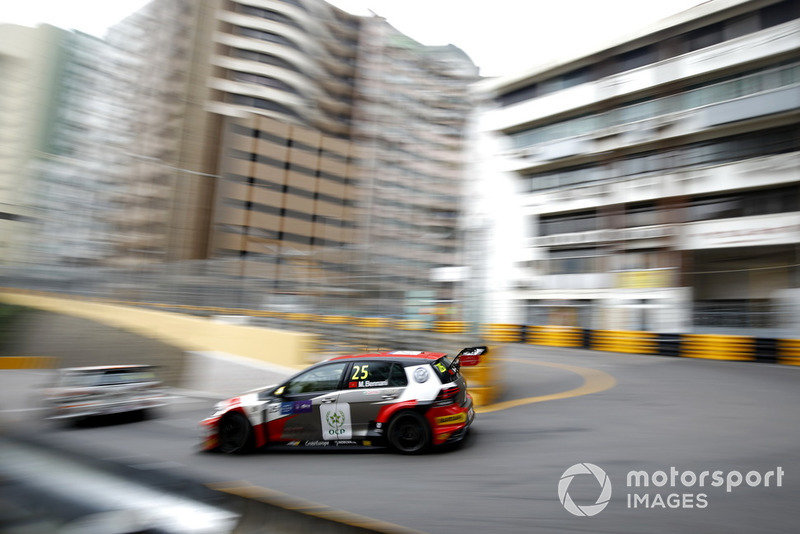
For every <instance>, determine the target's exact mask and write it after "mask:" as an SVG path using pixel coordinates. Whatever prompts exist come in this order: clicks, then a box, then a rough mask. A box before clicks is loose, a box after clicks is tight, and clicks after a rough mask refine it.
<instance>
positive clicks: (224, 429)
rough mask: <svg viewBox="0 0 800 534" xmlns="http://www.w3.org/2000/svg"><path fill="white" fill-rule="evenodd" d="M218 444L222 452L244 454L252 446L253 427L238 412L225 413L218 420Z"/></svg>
mask: <svg viewBox="0 0 800 534" xmlns="http://www.w3.org/2000/svg"><path fill="white" fill-rule="evenodd" d="M218 440H219V445H218V446H217V449H218V450H219V451H220V452H222V453H224V454H244V453H246V452H250V451H251V450H252V448H253V427H252V426H250V421H248V420H247V417H245V416H244V415H242V414H240V413H239V412H232V413H228V414H225V415H224V416H223V417H222V419H221V420H220V422H219V431H218Z"/></svg>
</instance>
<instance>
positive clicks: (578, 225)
mask: <svg viewBox="0 0 800 534" xmlns="http://www.w3.org/2000/svg"><path fill="white" fill-rule="evenodd" d="M602 226H603V224H602V222H601V219H600V218H598V217H597V212H596V211H595V210H591V211H584V212H579V213H570V214H566V215H564V214H559V215H543V216H541V217H540V218H539V235H541V236H548V235H556V234H570V233H575V232H590V231H592V230H598V229H600V228H601V227H602Z"/></svg>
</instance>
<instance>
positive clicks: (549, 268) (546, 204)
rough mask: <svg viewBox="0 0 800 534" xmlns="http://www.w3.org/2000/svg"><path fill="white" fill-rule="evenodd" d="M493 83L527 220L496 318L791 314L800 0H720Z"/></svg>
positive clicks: (628, 321) (656, 319)
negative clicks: (789, 311)
mask: <svg viewBox="0 0 800 534" xmlns="http://www.w3.org/2000/svg"><path fill="white" fill-rule="evenodd" d="M482 91H483V92H484V93H485V94H486V95H488V96H489V97H491V98H492V99H493V102H494V107H493V108H492V109H491V110H490V111H488V112H487V113H486V114H485V115H484V120H483V130H484V131H486V132H492V133H493V134H494V135H495V137H496V139H499V141H497V142H499V143H500V144H501V146H502V147H503V148H502V150H501V153H500V154H497V155H498V156H501V157H502V160H503V161H504V162H505V167H506V170H507V171H508V173H507V174H505V176H512V177H513V181H514V183H515V185H516V187H517V190H518V191H519V192H520V193H521V195H522V196H521V200H520V201H519V203H518V208H519V210H520V213H521V214H522V216H521V217H520V218H519V220H518V225H520V226H524V228H525V235H524V236H523V237H522V239H521V240H520V241H518V242H513V243H507V244H506V245H505V249H506V251H507V256H506V257H507V258H509V259H510V261H513V262H515V267H516V268H515V271H514V274H513V276H512V277H511V278H510V280H509V284H508V286H507V287H506V288H505V291H504V292H499V293H497V296H498V298H497V299H496V300H495V302H493V304H492V306H493V307H494V309H495V310H496V311H497V316H498V320H509V321H514V322H520V323H523V322H524V323H527V324H562V325H573V326H581V327H586V328H596V329H633V330H635V329H646V330H656V331H687V330H691V329H694V330H726V331H735V332H744V331H756V332H757V331H758V330H759V329H760V328H774V327H779V326H781V321H785V320H786V318H787V317H788V315H787V314H785V313H783V311H784V310H786V309H787V308H786V307H785V306H784V305H785V304H787V303H791V302H795V303H797V302H798V299H800V295H799V294H798V292H800V289H798V288H800V115H799V113H800V2H798V1H797V0H712V1H710V2H706V3H703V4H701V5H699V6H697V7H695V8H693V9H691V10H688V11H686V12H683V13H680V14H677V15H675V16H673V17H671V18H669V19H666V20H664V21H663V22H661V23H659V24H657V25H655V26H654V27H650V28H646V29H644V30H642V31H640V32H639V33H638V34H635V35H632V36H629V37H626V38H625V39H624V40H618V41H616V42H612V43H609V44H608V45H607V46H604V47H598V48H595V49H593V50H587V51H586V53H584V54H579V55H576V56H575V57H570V58H565V59H564V60H563V61H559V62H556V63H553V64H550V65H547V66H543V67H537V68H534V69H531V70H528V71H526V72H521V73H520V74H519V75H514V76H508V77H504V78H501V79H496V80H491V81H487V82H484V84H483V85H482ZM498 239H499V241H498V242H500V241H502V236H500V237H499V238H498ZM795 306H796V304H795ZM790 320H793V321H795V324H794V326H795V327H796V326H798V323H797V321H800V319H798V317H797V315H795V316H794V318H793V319H790Z"/></svg>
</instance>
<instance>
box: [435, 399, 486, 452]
mask: <svg viewBox="0 0 800 534" xmlns="http://www.w3.org/2000/svg"><path fill="white" fill-rule="evenodd" d="M426 416H427V419H428V423H430V426H431V438H432V444H433V445H434V446H436V445H445V444H448V443H455V442H458V441H461V440H462V439H464V437H466V435H467V432H468V430H469V427H470V426H471V425H472V422H473V421H474V420H475V409H474V408H473V406H472V397H471V396H469V394H467V401H466V402H465V403H464V405H463V406H445V407H437V408H431V410H429V411H428V413H427V414H426Z"/></svg>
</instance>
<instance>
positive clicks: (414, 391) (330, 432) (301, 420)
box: [201, 347, 487, 454]
mask: <svg viewBox="0 0 800 534" xmlns="http://www.w3.org/2000/svg"><path fill="white" fill-rule="evenodd" d="M486 350H487V349H486V347H470V348H466V349H464V350H462V351H461V352H460V353H459V354H458V355H456V356H455V357H452V356H448V355H447V354H444V353H440V352H416V351H394V352H381V353H376V354H361V355H354V356H339V357H335V358H332V359H330V360H326V361H324V362H321V363H318V364H316V365H313V366H311V367H309V368H308V369H306V370H304V371H302V372H300V373H298V374H296V375H294V376H292V377H291V378H289V379H287V380H286V381H284V382H283V383H281V384H278V385H276V386H269V387H266V388H263V389H259V390H254V391H250V392H248V393H245V394H243V395H240V396H238V397H233V398H231V399H228V400H225V401H222V402H220V403H218V404H217V405H216V406H215V407H214V412H213V413H212V414H211V416H209V417H207V418H206V419H204V420H203V421H202V422H201V428H202V429H203V433H204V441H203V448H204V449H206V450H218V451H221V452H224V453H243V452H248V451H250V450H252V449H254V448H260V447H264V446H276V445H279V446H291V447H334V446H343V445H344V446H365V447H380V446H388V447H390V448H391V449H393V450H395V451H397V452H400V453H404V454H414V453H421V452H424V451H427V450H429V449H430V448H432V447H438V446H441V445H445V444H451V443H456V442H458V441H460V440H462V439H463V438H464V437H465V436H466V434H467V431H468V430H469V427H470V425H471V424H472V421H473V419H474V417H475V411H474V409H473V406H472V397H471V396H470V394H469V393H468V392H467V382H466V380H465V378H464V377H463V375H462V374H461V370H460V368H461V365H462V361H463V362H464V363H463V364H464V365H475V364H476V363H477V362H478V361H479V359H480V356H481V355H482V354H484V353H485V352H486Z"/></svg>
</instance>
